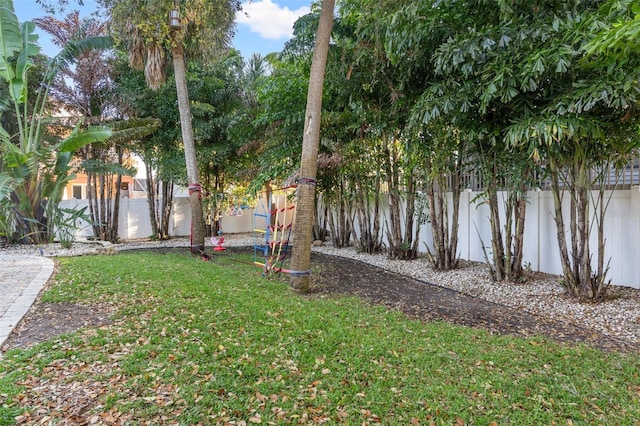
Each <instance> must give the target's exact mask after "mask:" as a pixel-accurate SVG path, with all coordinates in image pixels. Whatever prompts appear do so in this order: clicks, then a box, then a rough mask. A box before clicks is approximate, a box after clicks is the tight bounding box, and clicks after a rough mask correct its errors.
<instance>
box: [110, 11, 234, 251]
mask: <svg viewBox="0 0 640 426" xmlns="http://www.w3.org/2000/svg"><path fill="white" fill-rule="evenodd" d="M101 3H102V4H103V6H105V7H106V8H107V9H108V10H109V12H110V14H111V17H112V22H113V26H114V29H115V30H116V31H115V33H116V34H123V35H124V40H121V41H122V42H123V43H125V45H126V46H127V48H128V51H129V63H130V65H131V66H132V67H134V68H137V69H142V68H144V71H145V77H146V79H147V84H148V85H149V87H150V88H151V89H157V88H158V87H160V85H162V84H163V83H164V80H165V75H166V74H165V70H166V66H167V52H170V53H171V57H172V59H173V69H174V75H175V83H176V90H177V93H178V109H179V112H180V125H181V130H182V143H183V146H184V154H185V163H186V167H187V179H188V184H189V199H190V204H191V220H192V228H191V229H192V235H191V251H192V252H198V251H201V250H203V249H204V237H205V234H206V230H205V223H204V217H203V214H202V201H201V196H200V195H201V194H200V176H199V171H198V163H197V158H196V150H195V142H194V137H193V128H192V124H191V109H190V107H189V94H188V91H187V79H186V62H187V61H186V60H185V56H186V55H190V56H199V57H201V58H208V59H212V58H215V57H217V56H218V55H219V53H220V52H221V51H223V50H224V49H225V48H226V47H227V46H228V45H229V44H230V39H231V38H230V36H231V34H232V30H233V20H234V17H235V12H236V11H237V10H240V2H239V1H238V0H214V1H211V0H188V1H187V0H158V1H153V2H143V6H142V7H140V2H139V1H137V0H101Z"/></svg>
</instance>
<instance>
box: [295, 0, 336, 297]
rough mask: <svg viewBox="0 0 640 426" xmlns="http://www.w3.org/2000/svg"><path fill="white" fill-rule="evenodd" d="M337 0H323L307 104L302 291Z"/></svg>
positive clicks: (299, 240)
mask: <svg viewBox="0 0 640 426" xmlns="http://www.w3.org/2000/svg"><path fill="white" fill-rule="evenodd" d="M334 6H335V0H323V2H322V12H320V23H319V24H318V33H317V35H316V45H315V49H314V51H313V59H312V61H311V73H310V76H309V90H308V92H307V108H306V113H305V123H304V135H303V138H302V157H301V160H300V177H301V178H302V179H303V180H301V183H304V184H302V185H300V186H298V201H297V210H298V211H297V213H296V215H297V217H296V222H297V223H296V226H295V227H294V229H293V231H294V244H295V249H294V250H293V255H292V257H291V270H292V272H291V287H292V288H293V289H294V290H297V291H300V292H307V291H309V274H310V267H311V236H312V235H311V234H312V231H313V229H312V228H313V220H314V204H315V203H314V200H315V191H316V187H315V185H312V184H310V183H312V182H314V181H315V178H316V172H317V170H318V144H319V142H320V113H321V111H322V88H323V85H324V71H325V66H326V63H327V54H328V53H329V39H330V38H331V28H332V27H333V8H334Z"/></svg>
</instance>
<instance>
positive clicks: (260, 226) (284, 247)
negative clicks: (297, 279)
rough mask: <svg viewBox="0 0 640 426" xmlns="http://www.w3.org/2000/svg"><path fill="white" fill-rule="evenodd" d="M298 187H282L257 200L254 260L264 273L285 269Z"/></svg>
mask: <svg viewBox="0 0 640 426" xmlns="http://www.w3.org/2000/svg"><path fill="white" fill-rule="evenodd" d="M295 189H296V186H290V187H286V188H279V189H275V190H273V191H271V193H270V194H265V195H264V196H263V197H262V198H261V199H260V200H259V201H258V203H257V205H256V209H255V210H254V214H253V231H254V235H255V236H256V243H255V244H254V247H253V253H254V263H255V264H256V265H258V266H261V267H262V268H263V274H264V275H267V274H269V273H270V272H276V273H277V272H284V273H288V272H289V270H287V269H284V268H283V264H284V261H285V258H286V256H287V252H288V249H289V241H290V238H291V232H292V230H293V224H294V221H295V210H296V206H295V203H294V201H293V200H294V197H293V196H294V194H295Z"/></svg>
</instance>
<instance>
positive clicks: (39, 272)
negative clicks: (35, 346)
mask: <svg viewBox="0 0 640 426" xmlns="http://www.w3.org/2000/svg"><path fill="white" fill-rule="evenodd" d="M53 266H54V264H53V260H52V259H50V258H48V257H44V256H32V255H31V256H29V255H27V256H25V255H6V254H0V349H2V345H4V342H5V341H6V340H7V338H8V337H9V335H10V334H11V332H12V331H13V329H14V328H15V326H16V325H18V323H19V322H20V320H21V319H22V318H23V317H24V316H25V314H26V313H27V311H28V310H29V308H30V307H31V305H32V304H33V302H34V301H35V300H36V297H37V296H38V294H39V293H40V291H41V290H42V288H43V287H44V285H45V284H46V283H47V281H48V280H49V278H50V277H51V274H52V273H53ZM0 356H2V352H1V351H0Z"/></svg>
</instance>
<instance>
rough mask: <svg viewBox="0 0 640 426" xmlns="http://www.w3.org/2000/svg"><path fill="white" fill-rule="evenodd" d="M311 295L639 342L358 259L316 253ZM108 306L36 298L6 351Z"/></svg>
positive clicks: (562, 336)
mask: <svg viewBox="0 0 640 426" xmlns="http://www.w3.org/2000/svg"><path fill="white" fill-rule="evenodd" d="M312 261H313V265H314V270H315V271H316V272H315V273H314V275H312V284H311V292H310V296H311V297H314V296H315V297H317V296H321V297H331V296H335V295H355V296H358V297H361V298H363V299H364V300H366V301H368V302H370V303H373V304H381V305H384V306H387V307H389V308H390V309H397V310H400V311H402V312H404V313H406V314H407V315H409V316H411V317H414V318H417V319H420V320H423V321H432V320H443V321H446V322H450V323H454V324H460V325H464V326H469V327H477V328H483V329H486V330H489V331H490V332H492V333H497V334H510V335H517V336H523V337H531V336H541V335H542V336H546V337H548V338H549V339H552V340H555V341H558V342H563V343H567V344H575V343H586V344H588V345H591V346H594V347H596V348H599V349H603V350H608V351H612V350H613V351H623V352H636V351H638V349H639V348H638V347H636V346H634V345H632V344H631V343H629V342H626V341H623V340H620V339H616V338H612V337H609V336H607V335H604V334H602V333H598V332H594V331H591V330H588V329H585V328H582V327H578V326H575V325H573V324H567V323H563V322H559V321H554V320H553V319H549V318H543V317H540V316H536V315H533V314H530V313H527V312H523V311H516V310H514V309H511V308H509V307H506V306H502V305H499V304H495V303H491V302H487V301H484V300H481V299H478V298H475V297H472V296H468V295H465V294H461V293H459V292H456V291H453V290H450V289H447V288H444V287H440V286H437V285H432V284H429V283H426V282H422V281H419V280H416V279H413V278H410V277H406V276H402V275H398V274H394V273H391V272H389V271H385V270H384V269H381V268H377V267H374V266H371V265H368V264H365V263H362V262H359V261H356V260H351V259H346V258H341V257H334V256H329V255H324V254H319V253H314V254H313V257H312ZM110 311H111V310H110V309H109V307H104V306H84V305H77V304H71V303H42V302H40V301H38V302H36V303H35V304H34V305H33V306H32V308H31V309H30V310H29V312H28V313H27V315H26V317H25V318H24V320H23V321H22V322H21V323H20V324H19V325H18V327H17V328H16V330H15V331H14V333H13V334H12V335H11V336H10V337H9V339H8V340H7V342H6V343H5V345H4V346H3V348H2V349H3V350H8V349H11V348H25V347H28V346H30V345H32V344H34V343H38V342H42V341H45V340H48V339H50V338H53V337H55V336H58V335H60V334H63V333H68V332H72V331H75V330H78V329H81V328H86V327H99V326H104V325H108V324H109V323H110V322H111V319H110V315H111V312H110Z"/></svg>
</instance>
